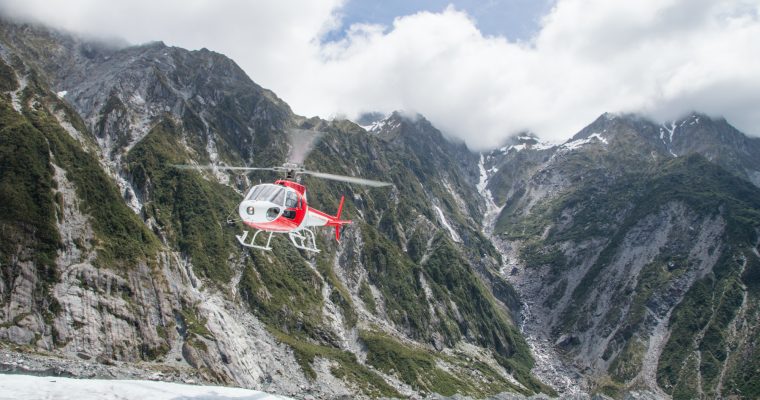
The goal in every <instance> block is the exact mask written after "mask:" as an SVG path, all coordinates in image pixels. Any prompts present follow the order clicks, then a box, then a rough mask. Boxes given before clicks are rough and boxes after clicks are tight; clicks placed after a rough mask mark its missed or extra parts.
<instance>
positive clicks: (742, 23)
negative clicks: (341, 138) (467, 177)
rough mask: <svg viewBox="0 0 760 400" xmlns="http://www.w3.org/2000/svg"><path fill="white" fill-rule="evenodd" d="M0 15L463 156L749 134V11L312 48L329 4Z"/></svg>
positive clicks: (684, 3) (29, 6) (408, 32)
mask: <svg viewBox="0 0 760 400" xmlns="http://www.w3.org/2000/svg"><path fill="white" fill-rule="evenodd" d="M45 3H48V4H45ZM0 5H2V9H4V10H5V11H6V12H9V10H10V11H12V12H13V13H15V14H17V15H27V16H28V15H33V16H35V17H36V18H38V19H41V20H43V21H45V22H48V23H51V24H55V25H57V26H62V27H64V28H67V29H70V30H74V31H80V32H88V33H93V34H103V33H108V34H110V35H118V36H122V37H125V38H126V39H127V40H130V41H132V42H143V41H148V40H155V39H160V40H164V41H165V42H167V43H169V44H175V45H179V46H183V47H188V48H191V49H193V48H200V47H207V48H210V49H212V50H216V51H219V52H222V53H224V54H227V55H228V56H230V57H231V58H233V59H234V60H236V61H237V62H238V63H239V64H240V65H241V66H242V67H243V68H244V69H245V70H246V71H247V72H248V73H249V75H250V76H251V77H252V79H253V80H255V81H256V82H258V83H260V84H261V85H263V86H265V87H269V88H271V89H273V90H274V91H275V92H276V93H277V94H278V95H280V96H281V97H282V98H283V99H284V100H286V101H287V102H288V103H290V105H291V106H292V108H293V109H294V111H296V112H297V113H300V114H304V115H309V116H310V115H320V116H322V117H329V116H330V115H335V114H346V115H354V114H356V113H358V112H361V111H372V110H380V111H391V110H395V109H402V108H403V109H406V110H408V111H414V112H420V113H421V114H423V115H425V116H426V117H427V118H428V119H430V120H431V121H432V122H433V123H434V124H435V125H436V126H438V127H440V128H441V129H442V130H444V131H445V132H447V133H448V134H449V135H452V136H456V137H461V138H463V139H464V140H465V141H466V142H467V143H468V145H470V146H471V147H473V148H487V147H493V146H496V145H498V144H499V143H500V142H501V141H502V140H503V139H504V138H505V136H507V135H509V134H513V133H516V132H518V131H521V130H532V131H534V132H536V133H537V134H539V135H540V136H542V137H544V138H546V139H550V140H561V139H566V138H567V137H569V136H571V135H572V134H573V133H574V132H575V131H577V130H579V129H580V128H582V127H583V126H584V125H585V124H587V123H589V122H590V121H592V120H593V119H594V118H595V117H597V116H598V115H599V114H601V113H602V112H605V111H612V112H644V113H646V114H648V115H650V116H652V117H654V118H657V119H660V120H664V119H669V118H675V117H678V116H680V115H681V114H683V113H686V112H688V111H691V110H698V111H702V112H706V113H708V114H712V115H723V116H725V117H726V118H727V119H728V120H729V121H730V122H732V123H733V124H735V125H736V126H737V127H738V128H740V129H741V130H743V131H745V132H747V133H750V134H755V135H758V134H760V107H758V105H760V72H758V71H760V57H757V55H758V54H760V40H758V39H757V38H760V17H759V16H758V15H759V14H760V0H725V1H720V2H716V1H712V0H639V1H631V2H618V1H614V2H613V1H609V0H559V1H558V2H557V3H556V6H555V7H554V8H553V9H552V11H550V13H549V14H547V15H546V16H545V17H544V19H543V20H542V25H541V28H540V30H539V33H538V34H537V35H536V36H535V37H534V38H533V39H532V40H531V41H529V42H509V41H507V40H506V39H504V38H500V37H493V36H483V35H482V34H481V33H480V32H479V31H478V29H477V28H476V25H475V23H474V21H472V20H471V19H470V18H469V17H468V16H467V15H466V14H465V13H463V12H461V11H457V10H455V9H454V8H451V7H450V8H448V9H446V10H444V11H442V12H439V13H429V12H423V13H418V14H414V15H409V16H404V17H400V18H397V19H396V20H395V22H394V23H393V26H391V27H383V26H375V25H355V26H352V27H350V29H349V30H348V33H347V35H346V38H345V39H344V40H342V41H340V42H337V43H336V42H330V43H322V42H320V40H319V38H320V37H321V35H323V34H324V33H325V32H326V31H327V30H329V29H331V28H334V27H336V26H337V23H338V20H337V15H339V12H340V7H341V5H342V1H341V0H321V1H315V0H290V1H278V2H259V1H256V2H244V1H235V0H223V1H215V2H202V1H180V0H174V1H169V2H153V1H147V0H140V1H131V2H123V3H116V2H101V1H96V0H78V1H75V0H72V1H67V2H52V3H51V2H45V1H42V0H23V1H21V0H1V1H0Z"/></svg>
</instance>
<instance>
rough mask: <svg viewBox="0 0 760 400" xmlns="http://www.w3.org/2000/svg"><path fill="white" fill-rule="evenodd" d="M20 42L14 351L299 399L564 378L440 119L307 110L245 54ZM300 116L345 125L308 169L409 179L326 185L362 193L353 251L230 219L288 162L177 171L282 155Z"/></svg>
mask: <svg viewBox="0 0 760 400" xmlns="http://www.w3.org/2000/svg"><path fill="white" fill-rule="evenodd" d="M0 56H1V57H2V63H0V72H2V74H0V76H1V77H2V79H0V89H2V91H3V94H2V96H0V133H1V135H0V154H2V157H0V160H1V162H2V168H1V169H0V170H1V171H2V172H0V187H2V190H1V191H0V196H1V197H0V204H2V205H0V208H1V209H0V218H1V219H0V232H2V241H1V242H2V247H1V248H0V266H2V277H3V279H2V283H1V284H0V298H1V299H2V300H1V302H0V340H1V341H2V343H3V346H4V347H5V348H6V349H8V350H12V351H17V352H32V353H36V352H43V353H44V354H45V357H61V358H63V359H67V358H68V359H79V360H84V361H87V362H97V363H100V364H104V365H122V366H124V367H125V368H127V366H129V369H130V370H132V371H133V370H134V367H135V366H136V367H137V368H138V369H145V370H146V375H153V374H154V373H156V372H157V371H158V372H161V374H163V376H196V378H194V379H200V380H202V381H208V382H215V383H223V384H232V385H239V386H243V387H247V388H255V389H264V390H267V391H269V392H274V393H283V394H298V395H299V396H305V395H308V394H313V395H320V396H328V397H333V396H338V395H350V396H372V397H374V396H410V395H414V394H419V393H431V392H436V393H440V394H444V395H451V394H454V393H462V394H471V395H475V396H485V395H488V394H495V393H499V392H505V391H506V392H518V393H523V394H531V393H536V392H548V393H552V392H553V391H552V389H551V388H550V387H548V386H545V385H543V384H542V383H541V382H540V381H538V380H537V379H536V378H535V377H534V376H533V375H532V374H531V372H530V371H531V368H532V366H533V359H532V357H531V354H530V351H529V349H528V347H527V344H526V343H525V341H524V339H523V337H522V336H521V334H520V333H519V332H518V329H517V327H516V325H515V323H514V317H515V316H516V315H518V313H519V301H518V300H517V296H516V293H515V292H514V290H513V289H512V288H511V286H510V285H509V283H508V282H507V281H506V280H505V279H504V278H503V277H502V276H501V275H500V274H499V273H498V270H499V266H500V260H501V259H500V255H499V253H498V252H497V251H496V249H495V248H494V247H493V245H492V244H491V242H490V241H489V240H488V239H487V238H486V237H485V236H484V235H483V234H482V233H481V232H480V215H481V213H482V208H483V207H484V202H483V201H482V199H481V198H480V197H479V194H478V192H477V190H476V189H475V181H476V180H477V164H476V161H477V156H475V155H473V154H471V153H470V152H469V151H467V149H466V148H465V147H464V146H462V145H454V144H450V143H448V142H447V141H446V140H444V138H443V136H442V135H441V133H440V132H439V131H437V130H436V129H435V128H434V127H432V126H431V125H430V124H429V123H428V122H427V121H425V120H424V119H423V118H420V117H404V116H402V115H400V114H394V115H392V116H390V117H389V118H388V119H387V120H386V121H385V124H384V125H383V127H379V128H378V130H377V131H372V132H367V131H365V130H364V129H362V128H360V127H359V126H357V125H355V124H353V123H351V122H348V121H323V120H319V119H317V118H311V119H309V118H305V117H301V116H298V115H296V114H294V113H293V112H292V111H291V110H290V108H289V107H288V106H287V105H286V104H285V103H284V102H283V101H282V100H280V99H278V98H277V97H276V96H275V95H274V94H273V93H272V92H270V91H267V90H266V89H263V88H261V87H259V86H258V85H256V84H255V83H253V82H252V81H251V80H250V79H249V78H248V77H247V76H246V75H245V74H244V73H243V72H242V70H240V68H238V67H237V66H236V65H235V64H234V62H232V61H231V60H229V59H227V58H225V57H224V56H222V55H219V54H216V53H213V52H210V51H207V50H200V51H193V52H191V51H186V50H183V49H178V48H173V47H167V46H165V45H163V44H162V43H152V44H148V45H144V46H137V47H120V46H114V45H111V44H104V43H92V42H87V41H82V40H80V39H78V38H75V37H72V36H69V35H66V34H62V33H59V32H54V31H50V30H47V29H45V28H43V27H38V26H32V25H24V24H16V23H12V22H8V21H4V22H2V23H0ZM290 128H302V129H316V130H320V131H323V132H325V137H324V138H323V140H322V141H321V142H320V144H319V145H318V146H317V148H316V149H315V150H314V151H313V152H312V153H311V154H310V156H309V157H308V158H307V159H306V167H307V168H310V169H319V170H323V171H325V172H334V173H342V174H348V175H361V176H364V177H368V178H374V179H383V180H390V181H392V182H393V183H394V184H395V186H394V187H393V188H392V189H390V190H388V189H367V188H362V187H351V186H350V185H345V184H333V183H327V182H322V181H317V180H308V179H307V180H306V182H305V183H306V184H307V186H308V188H309V199H310V203H311V204H312V205H314V206H315V207H317V208H320V209H324V210H326V211H328V212H329V211H331V210H334V209H335V208H336V207H337V200H338V199H339V197H340V195H342V194H345V195H346V197H347V199H348V200H349V201H347V204H346V207H345V211H344V213H345V214H346V215H348V216H350V217H351V219H353V220H354V221H355V223H354V224H353V225H352V226H351V227H349V228H348V229H346V231H345V232H344V234H343V240H342V241H341V242H340V244H336V243H335V242H334V240H332V239H331V237H332V233H331V232H327V231H325V232H321V234H320V235H319V238H318V244H319V247H320V248H322V249H323V251H322V252H321V253H319V254H318V255H309V254H304V253H300V252H299V251H297V250H295V249H294V248H292V246H291V245H290V244H289V243H288V242H287V241H286V240H284V239H282V238H278V239H276V240H275V241H274V250H273V252H271V253H263V252H259V251H247V250H244V249H241V248H240V247H239V246H237V245H236V241H235V238H234V234H236V233H239V230H240V229H241V227H240V226H229V225H227V224H226V223H225V222H224V221H225V220H226V216H227V215H228V214H229V212H231V211H232V210H234V209H235V207H236V204H237V202H238V201H239V199H240V193H241V191H242V190H244V189H245V188H246V187H247V186H248V185H250V184H251V182H252V181H256V180H259V179H260V180H262V181H267V180H270V179H273V178H274V177H275V176H274V175H269V174H256V175H253V174H252V175H249V176H239V175H235V174H224V173H218V172H217V173H208V174H201V173H198V172H195V171H187V170H179V169H176V168H173V167H172V165H173V164H178V163H199V164H207V163H212V164H246V165H278V164H280V163H282V162H283V161H284V160H285V157H286V154H287V152H288V142H287V140H286V132H287V130H288V129H290ZM96 370H97V369H96ZM108 371H110V373H113V371H114V368H109V369H108Z"/></svg>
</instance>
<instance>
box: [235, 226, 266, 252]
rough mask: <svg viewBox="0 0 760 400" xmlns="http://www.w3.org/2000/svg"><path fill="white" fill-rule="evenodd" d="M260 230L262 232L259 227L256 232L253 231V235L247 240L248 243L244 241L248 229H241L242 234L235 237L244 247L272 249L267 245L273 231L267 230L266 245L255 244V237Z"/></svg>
mask: <svg viewBox="0 0 760 400" xmlns="http://www.w3.org/2000/svg"><path fill="white" fill-rule="evenodd" d="M261 232H264V231H262V230H261V229H259V230H257V231H256V233H254V234H253V236H252V237H251V240H249V241H248V243H246V241H245V239H246V238H247V237H248V231H243V234H242V235H235V237H236V238H237V240H238V242H240V244H241V245H243V246H245V247H250V248H252V249H259V250H267V251H269V250H272V248H271V247H270V246H269V242H271V241H272V234H273V232H269V238H268V239H267V244H266V246H261V245H258V244H256V237H257V236H259V233H261Z"/></svg>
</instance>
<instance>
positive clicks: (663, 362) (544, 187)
mask: <svg viewBox="0 0 760 400" xmlns="http://www.w3.org/2000/svg"><path fill="white" fill-rule="evenodd" d="M698 119H699V121H697V120H698ZM698 124H699V127H696V125H698ZM666 126H676V127H680V128H679V129H681V130H680V131H678V130H677V131H676V135H674V137H673V140H672V141H670V139H669V138H670V136H668V137H667V139H668V140H666V141H665V142H663V141H662V140H661V136H660V132H661V129H665V128H661V127H658V126H657V125H655V124H653V123H651V122H649V121H647V120H645V119H643V118H640V117H635V116H614V115H604V116H602V117H600V119H599V120H597V121H596V122H594V123H593V124H592V125H590V126H589V127H587V128H585V129H584V130H583V131H581V132H579V133H578V134H577V135H576V136H575V137H573V138H572V139H571V140H570V141H568V142H567V143H564V144H562V145H559V146H555V147H552V148H549V149H539V150H533V149H530V148H523V149H520V151H517V150H515V149H511V150H507V151H506V152H505V151H500V152H494V153H492V154H491V155H490V156H489V157H487V158H486V159H484V163H491V165H492V167H491V169H492V170H495V174H496V175H494V176H493V177H492V178H491V179H490V183H489V186H488V187H489V188H493V189H492V190H493V191H494V192H496V193H504V195H503V196H504V197H503V199H504V200H503V202H502V203H498V204H503V206H502V208H501V209H500V213H499V215H498V218H497V219H495V221H494V230H495V238H494V240H495V242H496V243H497V244H498V247H499V248H500V249H501V250H502V252H503V253H504V255H505V258H506V263H507V264H508V266H507V271H506V272H507V274H508V276H509V279H510V281H511V282H513V283H514V284H515V286H516V287H517V289H518V291H519V292H520V294H521V295H522V296H523V298H524V299H526V306H527V308H528V309H529V313H528V318H527V320H526V321H525V325H524V329H525V332H526V333H527V334H528V335H529V336H531V337H533V340H531V342H533V341H538V342H541V341H544V342H549V343H552V345H551V346H549V349H550V350H552V351H556V352H557V353H558V354H560V355H561V356H562V357H563V358H565V359H566V360H567V361H568V363H570V364H571V365H574V366H575V367H579V370H580V372H582V373H583V374H584V375H585V376H586V377H587V378H588V379H589V380H590V390H601V391H604V392H606V393H609V394H619V393H621V391H624V390H627V389H634V388H648V389H650V390H652V391H654V392H659V393H661V394H663V395H665V394H667V395H672V396H673V397H675V398H695V397H701V396H704V397H708V398H713V397H721V396H728V395H734V394H735V395H740V396H749V397H752V396H754V395H753V394H751V393H755V392H754V390H756V388H754V387H753V386H752V385H753V384H749V383H748V381H747V380H745V378H746V377H747V376H748V374H750V375H751V374H752V373H750V372H748V371H751V370H752V368H755V367H756V366H753V365H747V364H743V363H742V362H740V361H739V360H742V359H746V358H745V357H747V356H748V355H753V354H754V352H755V351H756V350H755V349H756V348H757V335H756V332H755V331H754V330H753V329H754V328H752V327H754V326H756V324H757V315H756V313H755V312H754V311H752V310H753V309H754V307H755V306H756V304H757V299H758V295H759V293H758V292H757V291H756V288H754V284H753V282H754V280H755V278H754V277H753V276H754V275H752V274H753V273H752V272H748V271H749V270H748V269H747V268H748V266H751V265H754V264H756V263H757V262H758V257H757V246H758V235H757V234H758V230H759V229H760V218H759V217H760V203H758V199H759V198H760V197H758V194H760V192H758V190H757V188H756V187H755V186H753V185H752V183H750V181H749V180H746V179H749V177H750V175H751V174H750V173H747V172H746V171H748V170H751V169H752V168H753V167H751V166H749V165H750V162H749V161H748V162H747V163H742V162H741V160H740V159H739V160H737V159H736V158H734V157H725V156H724V155H725V154H740V153H746V152H751V151H753V150H752V148H751V146H750V147H745V144H747V143H749V144H754V142H755V140H754V139H747V138H745V137H744V136H743V135H741V134H739V133H736V131H735V130H734V129H733V128H730V126H729V127H728V128H727V124H726V123H725V121H723V120H718V121H713V120H710V119H708V118H707V117H705V116H691V117H688V118H686V119H685V120H683V121H678V122H676V123H674V124H669V125H666ZM689 126H692V127H693V128H688V129H687V127H689ZM689 129H692V130H689ZM727 132H731V135H732V136H730V137H731V138H732V139H730V140H728V139H726V138H727V136H726V135H727ZM679 133H680V135H681V136H680V137H679V136H677V135H678V134H679ZM676 137H678V139H677V140H676V139H675V138H676ZM711 141H712V142H720V143H722V145H721V146H705V145H702V144H703V143H705V142H708V143H709V142H711ZM671 142H672V143H673V144H674V145H673V146H671V145H670V143H671ZM675 143H678V145H675ZM748 146H749V145H748ZM524 152H533V153H534V154H533V155H523V154H524ZM675 154H678V156H676V155H675ZM702 154H704V155H702ZM718 154H721V155H722V156H720V157H719V156H718ZM517 157H523V158H531V159H534V160H535V159H537V160H538V161H537V162H535V163H534V164H533V165H535V167H533V169H532V170H531V171H529V172H527V173H524V174H523V175H521V176H519V177H518V178H517V179H514V178H512V177H511V176H510V177H499V174H502V172H501V171H502V170H501V168H499V167H501V166H505V165H510V163H514V162H515V161H514V159H516V158H517ZM705 157H708V158H710V159H713V160H714V161H715V162H716V163H717V164H716V163H712V162H710V161H708V159H707V158H705ZM718 164H720V165H723V166H724V168H725V169H724V168H723V167H721V166H719V165H718ZM485 169H486V168H484V170H485ZM728 171H731V172H733V174H732V173H731V172H728ZM509 173H510V174H513V173H511V172H509ZM504 183H506V184H510V186H507V187H506V188H505V187H499V184H504ZM491 185H493V186H491ZM494 197H497V196H494ZM497 198H498V197H497ZM749 268H754V267H749ZM750 364H751V363H750ZM576 369H578V368H576Z"/></svg>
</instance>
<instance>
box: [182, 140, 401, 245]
mask: <svg viewBox="0 0 760 400" xmlns="http://www.w3.org/2000/svg"><path fill="white" fill-rule="evenodd" d="M303 157H305V154H304V155H303ZM176 167H178V168H182V169H209V170H233V171H275V172H284V173H286V178H285V179H278V180H276V181H275V182H274V183H263V184H259V185H255V186H253V187H251V188H250V189H249V190H248V192H247V193H246V195H245V198H244V199H243V201H242V202H240V205H239V206H238V210H237V211H238V215H239V216H240V221H241V222H243V224H245V225H247V226H248V227H250V228H253V229H255V230H256V231H255V232H254V234H253V235H252V236H251V237H250V238H249V236H248V231H247V230H244V231H243V234H242V235H236V237H237V239H238V242H240V244H241V245H243V246H245V247H250V248H254V249H260V250H271V249H272V248H271V247H270V243H271V241H272V235H274V234H275V233H287V234H288V237H289V238H290V241H291V242H292V243H293V245H294V246H295V247H296V248H299V249H301V250H306V251H311V252H317V253H318V252H319V249H318V248H317V242H316V237H315V236H314V231H312V230H311V228H313V227H319V226H330V227H334V228H335V240H338V241H339V240H340V228H341V226H343V225H345V224H350V223H351V221H350V220H343V219H341V212H342V211H343V202H344V201H345V196H341V198H340V205H339V206H338V211H337V212H336V213H335V215H330V214H327V213H325V212H323V211H320V210H317V209H315V208H312V207H309V204H308V201H307V199H306V187H305V186H304V185H302V184H301V183H300V182H299V181H300V179H299V178H300V176H301V175H310V176H313V177H317V178H323V179H330V180H334V181H340V182H347V183H352V184H360V185H367V186H372V187H382V186H390V185H391V184H390V183H387V182H380V181H374V180H371V179H362V178H356V177H352V176H343V175H335V174H328V173H324V172H317V171H309V170H306V169H304V168H303V167H302V166H301V165H299V164H296V163H285V164H283V165H282V166H281V167H266V168H259V167H227V166H214V165H177V166H176ZM228 222H235V221H228ZM262 232H265V234H266V233H268V234H269V237H268V238H267V239H266V244H263V245H262V244H257V238H258V237H259V235H260V234H261V233H262Z"/></svg>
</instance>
